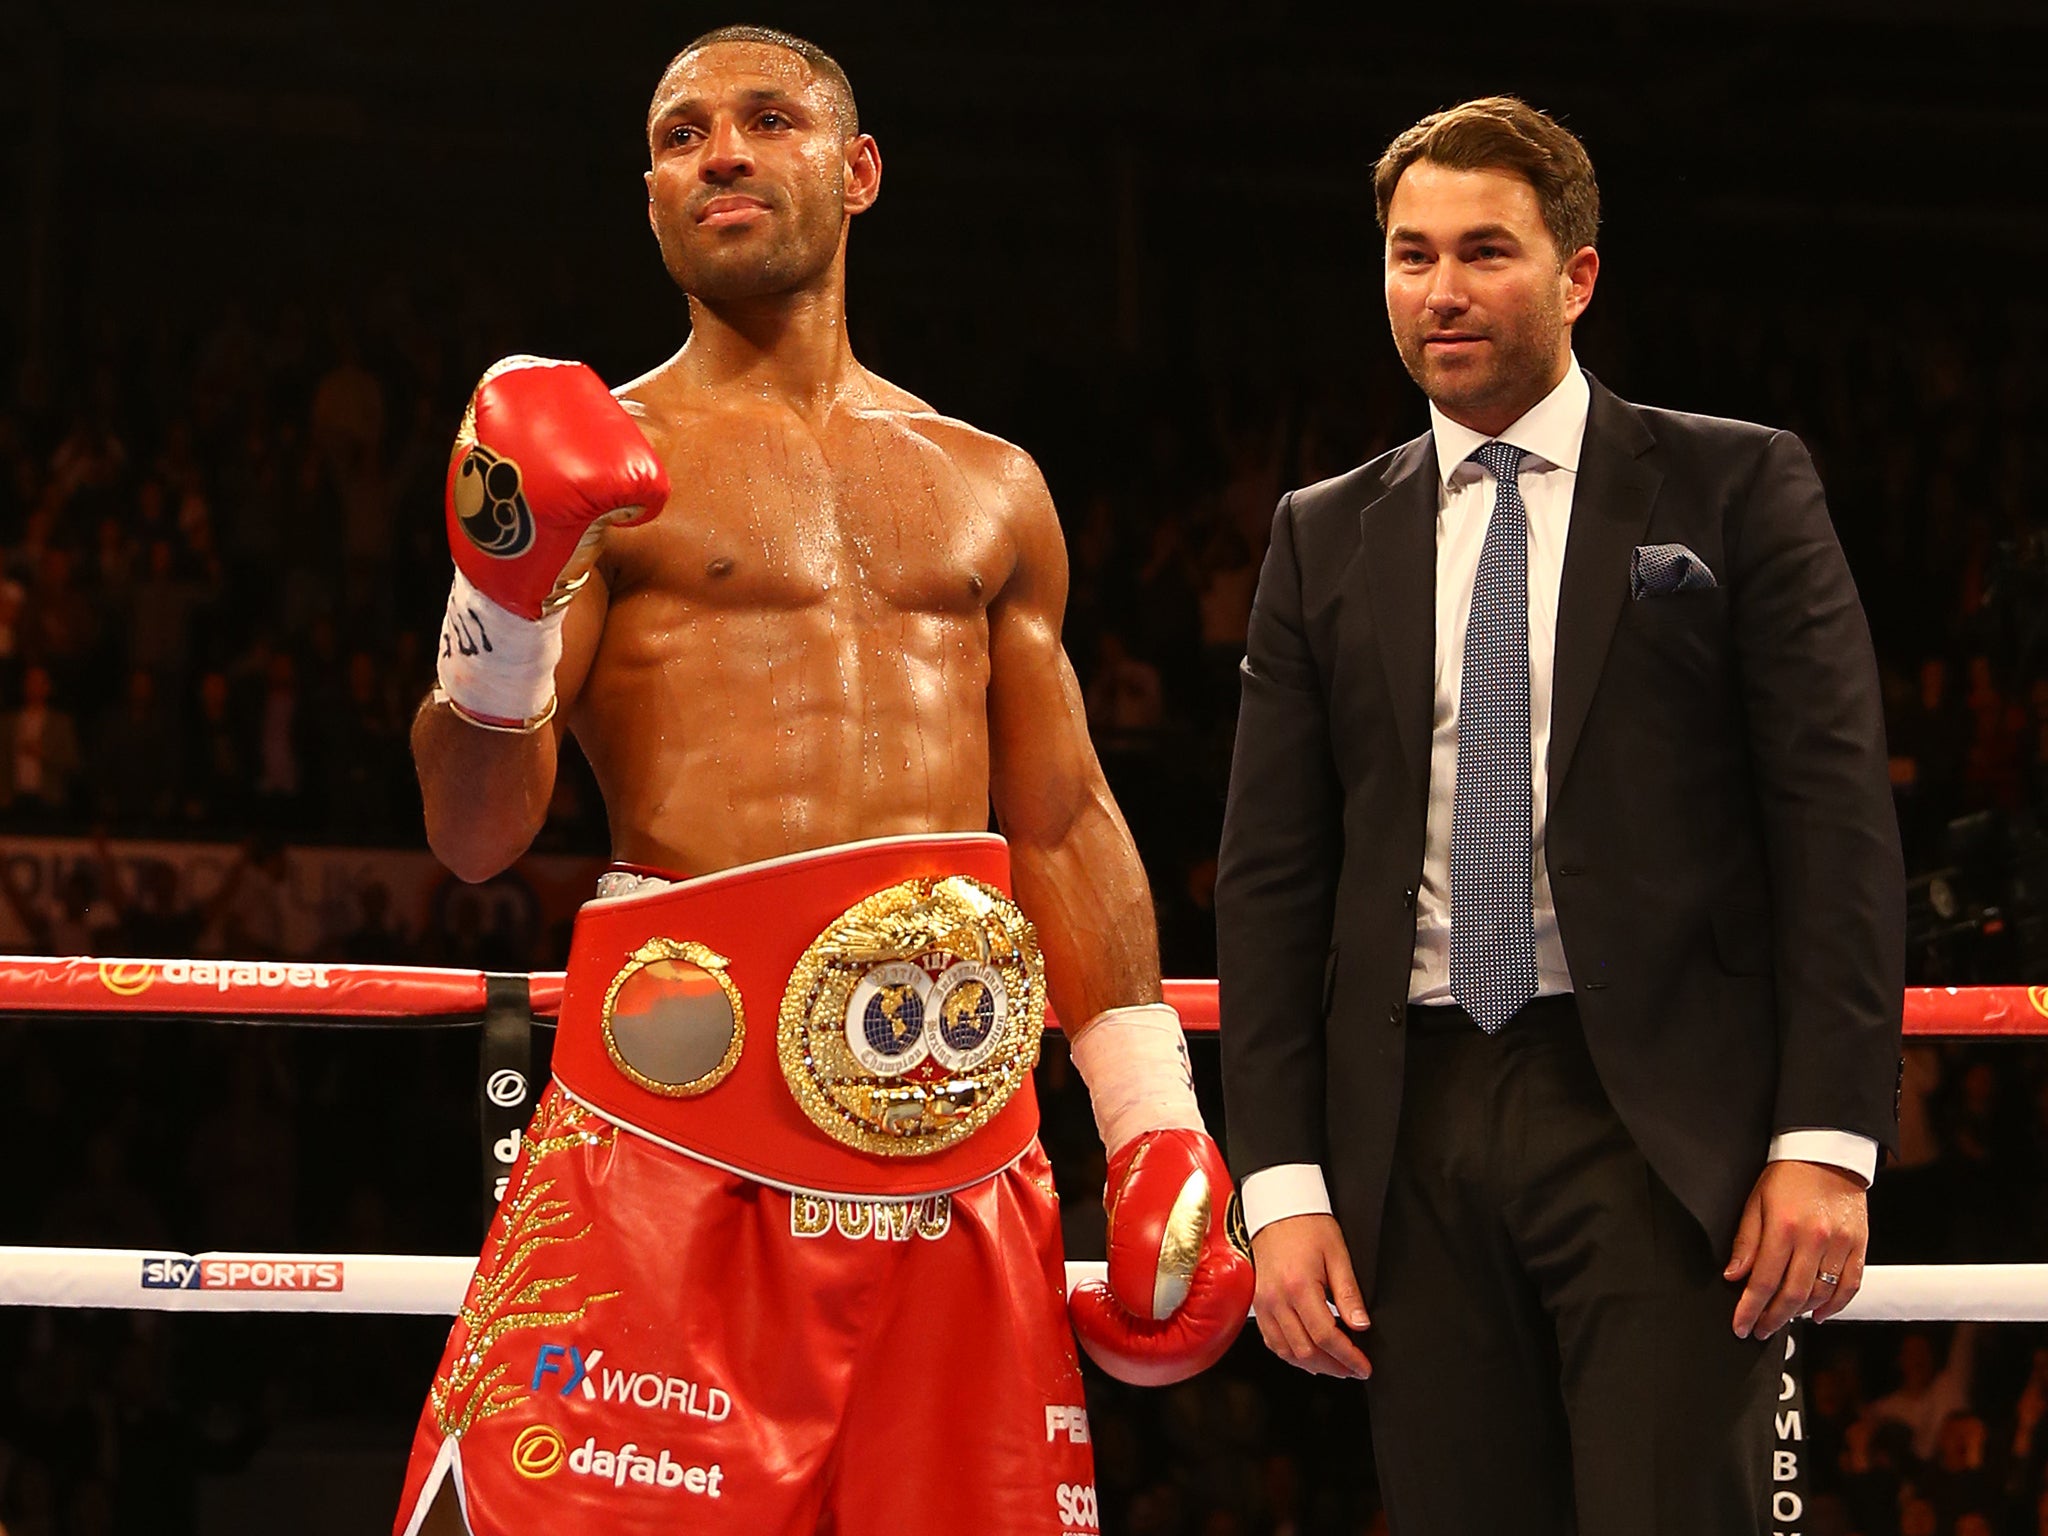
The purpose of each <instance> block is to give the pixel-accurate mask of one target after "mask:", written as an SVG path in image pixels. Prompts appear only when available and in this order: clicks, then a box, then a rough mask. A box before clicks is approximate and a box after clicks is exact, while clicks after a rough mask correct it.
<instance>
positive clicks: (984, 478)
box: [870, 375, 1051, 514]
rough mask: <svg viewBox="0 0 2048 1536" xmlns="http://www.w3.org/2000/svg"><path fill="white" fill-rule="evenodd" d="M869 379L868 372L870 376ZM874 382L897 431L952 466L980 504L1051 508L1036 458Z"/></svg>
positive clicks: (1027, 509) (880, 402)
mask: <svg viewBox="0 0 2048 1536" xmlns="http://www.w3.org/2000/svg"><path fill="white" fill-rule="evenodd" d="M870 377H872V375H871V376H870ZM874 382H875V384H876V385H877V386H878V388H877V394H876V403H877V406H878V407H879V408H880V409H881V410H883V411H884V412H886V413H887V414H888V415H889V416H890V417H891V418H892V419H893V420H895V421H896V422H898V423H899V424H900V425H901V426H902V427H903V429H905V430H907V431H910V432H914V433H916V434H917V435H918V436H919V437H921V438H922V439H924V441H925V442H926V443H928V444H930V445H931V447H932V448H934V449H936V450H937V451H938V452H939V453H940V454H942V455H944V456H945V458H946V459H947V460H948V461H949V462H950V463H951V464H952V466H953V468H954V469H955V470H956V471H957V472H958V473H959V474H960V476H961V477H962V478H963V479H965V480H966V481H967V482H968V483H969V484H970V485H971V486H972V487H973V489H974V491H975V493H976V499H977V500H979V501H981V502H982V504H983V505H993V506H1004V507H1008V508H1010V509H1011V510H1013V511H1018V512H1024V513H1027V514H1028V513H1030V512H1034V511H1037V510H1038V509H1039V507H1040V505H1041V503H1042V504H1043V505H1044V507H1045V508H1046V509H1047V510H1050V507H1051V496H1050V493H1049V492H1048V491H1047V490H1046V486H1045V476H1044V475H1043V474H1042V473H1040V471H1039V468H1038V462H1037V461H1036V460H1035V459H1033V458H1032V457H1031V455H1030V454H1028V453H1026V452H1025V451H1024V450H1023V449H1022V448H1019V447H1018V446H1017V445H1016V444H1015V443H1013V442H1010V441H1009V440H1008V439H1007V438H1002V437H998V436H996V434H995V433H993V432H989V431H985V430H984V429H982V428H980V427H977V426H975V425H974V424H973V423H972V422H967V421H962V420H961V419H960V418H959V417H957V416H949V415H947V414H946V413H945V412H944V411H941V410H939V409H937V408H936V407H934V406H931V405H929V404H927V403H926V402H924V401H923V400H920V399H918V398H917V397H916V396H915V395H913V394H911V393H910V392H909V391H908V390H903V389H898V388H897V387H896V386H895V385H893V384H890V383H888V382H887V381H886V380H883V379H875V380H874Z"/></svg>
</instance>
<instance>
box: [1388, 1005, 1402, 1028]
mask: <svg viewBox="0 0 2048 1536" xmlns="http://www.w3.org/2000/svg"><path fill="white" fill-rule="evenodd" d="M1401 1013H1402V1008H1401V1005H1400V1004H1399V1003H1391V1004H1389V1005H1388V1007H1387V1022H1388V1023H1389V1024H1393V1025H1396V1026H1398V1025H1399V1024H1400V1022H1401Z"/></svg>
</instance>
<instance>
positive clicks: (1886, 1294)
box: [0, 1247, 2048, 1323]
mask: <svg viewBox="0 0 2048 1536" xmlns="http://www.w3.org/2000/svg"><path fill="white" fill-rule="evenodd" d="M475 1269H476V1260H475V1259H473V1258H467V1257H464V1256H461V1255H447V1256H442V1255H422V1254H389V1253H197V1254H192V1253H173V1252H170V1251H168V1250H165V1249H159V1248H10V1247H0V1306H4V1307H98V1308H111V1309H118V1310H124V1311H131V1312H358V1313H376V1314H392V1313H410V1314H414V1315H421V1316H444V1317H445V1316H451V1315H453V1314H454V1312H455V1311H456V1309H457V1308H458V1307H459V1306H460V1305H461V1304H462V1298H463V1293H464V1292H465V1291H466V1290H467V1289H468V1288H469V1280H470V1276H471V1274H472V1273H473V1272H474V1271H475ZM1107 1272H1108V1266H1107V1265H1105V1264H1101V1263H1094V1264H1086V1263H1083V1264H1069V1265H1068V1266H1067V1290H1068V1292H1069V1294H1071V1293H1072V1292H1073V1290H1074V1289H1075V1287H1077V1286H1080V1285H1084V1284H1087V1283H1088V1282H1090V1281H1101V1280H1102V1279H1104V1277H1105V1276H1106V1274H1107ZM1839 1319H1840V1320H1841V1321H1844V1322H1864V1323H1914V1322H1918V1323H1931V1322H1979V1323H2039V1322H2048V1264H1873V1265H1871V1266H1870V1268H1869V1269H1867V1270H1865V1271H1864V1273H1863V1289H1862V1290H1861V1291H1859V1292H1858V1293H1857V1294H1856V1297H1855V1299H1854V1300H1853V1301H1851V1302H1850V1303H1849V1305H1848V1306H1846V1307H1844V1308H1843V1309H1842V1311H1841V1312H1840V1314H1839Z"/></svg>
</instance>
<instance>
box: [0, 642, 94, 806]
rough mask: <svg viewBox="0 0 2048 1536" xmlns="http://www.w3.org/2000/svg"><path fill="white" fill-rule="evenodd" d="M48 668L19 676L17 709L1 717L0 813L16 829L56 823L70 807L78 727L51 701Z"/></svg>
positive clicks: (74, 773) (51, 682) (51, 692)
mask: <svg viewBox="0 0 2048 1536" xmlns="http://www.w3.org/2000/svg"><path fill="white" fill-rule="evenodd" d="M54 693H55V684H54V682H53V680H52V678H51V676H50V671H49V669H48V668H47V667H44V666H40V665H36V666H31V667H29V668H28V669H27V670H26V671H24V672H23V673H22V677H21V708H19V709H16V710H12V711H10V712H8V713H7V714H5V715H0V808H5V809H6V810H7V811H8V812H9V813H10V815H11V816H12V817H13V819H14V820H15V821H16V822H17V823H18V824H26V825H41V824H47V823H49V822H51V821H54V820H55V819H56V818H57V817H58V816H60V815H61V814H62V813H63V812H64V811H66V810H68V809H69V808H70V805H71V781H72V779H73V778H74V776H76V774H77V773H78V769H79V755H78V727H77V726H76V725H75V724H74V723H73V721H72V719H71V715H70V714H69V712H68V711H66V710H64V709H62V708H61V707H59V706H58V705H57V703H56V702H55V700H54V697H53V696H54Z"/></svg>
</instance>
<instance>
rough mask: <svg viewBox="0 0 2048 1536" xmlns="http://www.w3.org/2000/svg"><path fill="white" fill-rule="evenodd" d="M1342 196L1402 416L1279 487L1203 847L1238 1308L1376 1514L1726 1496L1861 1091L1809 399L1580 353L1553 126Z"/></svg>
mask: <svg viewBox="0 0 2048 1536" xmlns="http://www.w3.org/2000/svg"><path fill="white" fill-rule="evenodd" d="M1375 190H1376V193H1377V198H1378V207H1379V215H1380V223H1381V226H1382V228H1383V229H1384V230H1385V232H1386V236H1387V242H1386V292H1387V309H1388V315H1389V318H1390V320H1391V321H1392V325H1393V332H1394V339H1395V342H1396V344H1397V346H1398V347H1399V349H1400V352H1401V356H1402V360H1403V362H1404V363H1405V364H1406V365H1407V368H1408V370H1409V372H1410V373H1411V374H1412V375H1413V376H1414V378H1415V380H1416V382H1417V383H1418V384H1419V385H1421V387H1422V389H1423V392H1424V393H1425V394H1426V395H1427V396H1428V397H1429V400H1430V411H1431V422H1432V429H1431V431H1429V432H1428V433H1426V434H1424V435H1423V436H1422V437H1419V438H1417V439H1416V440H1415V441H1413V442H1411V443H1408V444H1406V445H1405V446H1403V447H1401V448H1398V449H1396V450H1394V451H1393V452H1392V453H1389V454H1387V455H1385V456H1384V457H1382V458H1379V459H1376V460H1374V461H1373V462H1372V463H1370V464H1367V465H1366V466H1364V467H1363V468H1362V469H1358V470H1354V471H1353V472H1351V473H1350V474H1347V475H1342V476H1339V477H1338V478H1336V479H1334V480H1329V481H1325V482H1324V483H1322V484H1320V485H1315V486H1311V487H1309V488H1307V489H1305V490H1299V491H1295V492H1292V493H1291V494H1289V495H1288V496H1286V497H1285V498H1283V499H1282V501H1281V503H1280V507H1279V511H1278V514H1277V516H1276V517H1275V519H1274V523H1273V540H1272V546H1271V549H1270V551H1269V553H1268V555H1267V558H1266V564H1265V569H1264V571H1263V573H1262V575H1261V577H1260V581H1259V590H1258V599H1257V604H1256V607H1255V610H1254V612H1253V615H1252V621H1251V631H1250V638H1249V642H1248V655H1247V656H1246V659H1245V663H1244V679H1243V687H1244V694H1243V712H1242V715H1241V718H1240V721H1239V726H1238V734H1237V755H1236V762H1235V765H1234V767H1233V772H1232V781H1231V788H1230V801H1229V809H1228V813H1227V817H1226V821H1225V825H1224V832H1223V851H1222V859H1221V866H1220V870H1219V875H1218V880H1217V890H1216V909H1217V921H1218V929H1219V936H1220V953H1219V962H1218V972H1219V975H1220V978H1221V982H1222V1010H1223V1012H1222V1018H1223V1052H1224V1088H1225V1093H1226V1098H1227V1107H1228V1111H1229V1127H1230V1138H1229V1139H1230V1150H1231V1160H1232V1162H1233V1163H1234V1164H1235V1167H1236V1171H1237V1173H1238V1176H1239V1178H1240V1179H1241V1180H1242V1181H1243V1214H1244V1218H1245V1225H1246V1226H1247V1228H1249V1230H1250V1234H1251V1241H1252V1246H1253V1250H1254V1254H1255V1258H1256V1261H1257V1265H1258V1290H1257V1300H1256V1310H1257V1313H1258V1320H1259V1327H1260V1331H1261V1332H1262V1333H1263V1335H1264V1336H1265V1339H1266V1342H1267V1344H1268V1345H1269V1346H1270V1347H1272V1348H1273V1349H1274V1350H1275V1351H1276V1352H1277V1353H1279V1354H1281V1355H1282V1356H1283V1357H1284V1358H1287V1359H1289V1360H1291V1361H1293V1362H1294V1363H1295V1364H1297V1365H1300V1366H1301V1367H1303V1368H1304V1369H1307V1370H1310V1371H1317V1372H1322V1373H1326V1374H1336V1375H1350V1376H1367V1375H1369V1376H1370V1378H1371V1385H1370V1387H1369V1389H1368V1390H1369V1393H1370V1401H1371V1408H1372V1423H1373V1442H1374V1447H1375V1450H1376V1453H1377V1461H1378V1467H1379V1475H1380V1481H1381V1487H1382V1491H1383V1493H1384V1495H1385V1497H1386V1500H1387V1505H1388V1511H1389V1514H1390V1517H1391V1524H1392V1527H1393V1530H1394V1531H1395V1533H1396V1536H1492V1533H1496V1532H1515V1533H1518V1536H1561V1533H1566V1532H1576V1533H1578V1536H1644V1533H1647V1532H1656V1533H1659V1536H1671V1533H1694V1532H1697V1533H1701V1536H1706V1533H1713V1536H1724V1533H1728V1532H1736V1531H1742V1532H1750V1531H1759V1530H1762V1529H1765V1526H1764V1525H1763V1524H1762V1523H1761V1522H1762V1512H1763V1510H1764V1507H1765V1501H1766V1498H1767V1494H1768V1468H1769V1440H1770V1436H1771V1432H1772V1420H1771V1411H1770V1410H1771V1405H1772V1402H1773V1400H1774V1398H1775V1396H1776V1389H1777V1384H1778V1375H1777V1365H1778V1362H1779V1361H1780V1359H1781V1358H1782V1347H1781V1346H1779V1345H1767V1344H1766V1342H1765V1341H1766V1340H1768V1339H1770V1338H1772V1337H1773V1336H1775V1335H1776V1334H1777V1333H1778V1331H1779V1330H1780V1329H1782V1328H1783V1327H1784V1326H1785V1324H1786V1323H1787V1322H1789V1321H1790V1320H1791V1319H1792V1318H1793V1317H1795V1316H1797V1315H1799V1314H1801V1313H1803V1312H1806V1311H1808V1310H1811V1311H1813V1313H1814V1315H1815V1316H1817V1317H1822V1318H1825V1317H1828V1316H1831V1315H1833V1314H1834V1313H1835V1312H1836V1311H1837V1310H1839V1309H1840V1308H1841V1307H1842V1306H1843V1305H1845V1304H1846V1303H1847V1302H1848V1300H1849V1299H1850V1298H1851V1297H1852V1296H1853V1295H1854V1294H1855V1291H1856V1287H1857V1285H1858V1283H1859V1279H1860V1276H1861V1273H1862V1267H1863V1255H1864V1247H1865V1242H1866V1237H1867V1227H1866V1220H1865V1207H1864V1193H1863V1192H1864V1189H1865V1188H1866V1187H1867V1185H1868V1183H1869V1180H1870V1177H1871V1174H1872V1172H1873V1171H1874V1169H1875V1166H1876V1159H1877V1152H1878V1148H1879V1145H1880V1144H1883V1143H1888V1142H1889V1141H1890V1140H1891V1139H1892V1137H1893V1135H1894V1132H1895V1120H1896V1112H1895V1099H1894V1094H1895V1087H1896V1081H1897V1079H1896V1073H1897V1063H1898V1059H1899V1050H1898V1047H1899V1028H1900V1012H1901V997H1902V990H1903V976H1902V964H1903V959H1902V955H1903V922H1904V908H1905V899H1904V879H1903V873H1902V869H1901V861H1900V855H1899V846H1898V835H1897V829H1896V825H1895V823H1894V820H1893V814H1892V808H1891V797H1890V792H1889V788H1888V786H1887V782H1886V763H1885V749H1884V731H1883V725H1882V723H1881V719H1880V707H1879V690H1878V679H1877V670H1876V664H1875V661H1874V659H1873V656H1872V652H1871V646H1870V639H1869V633H1868V629H1867V626H1866V624H1865V621H1864V618H1863V613H1862V610H1861V607H1860V605H1859V604H1858V602H1857V598H1856V593H1855V589H1854V587H1853V585H1852V583H1851V580H1850V576H1849V571H1848V568H1847V566H1846V565H1845V563H1844V561H1843V558H1842V554H1841V550H1840V547H1839V545H1838V544H1837V542H1836V539H1835V536H1834V533H1833V531H1832V529H1831V527H1830V524H1829V521H1828V513H1827V508H1826V505H1825V503H1824V501H1823V499H1822V495H1821V487H1820V483H1819V481H1818V479H1817V478H1816V476H1815V473H1814V469H1813V465H1812V462H1811V460H1810V459H1809V458H1808V457H1807V454H1806V451H1805V449H1804V448H1803V447H1801V445H1800V443H1799V442H1798V440H1797V439H1796V438H1794V437H1792V436H1791V435H1790V434H1788V433H1783V432H1774V431H1771V430H1769V429H1767V428H1763V427H1757V426H1752V425H1749V424H1746V423H1742V422H1733V421H1720V420H1713V419H1709V418H1706V417H1698V416H1685V415H1679V414H1676V413H1673V412H1670V411H1660V410H1651V409H1647V408H1643V407H1638V406H1634V405H1630V404H1628V403H1627V402H1625V401H1622V400H1620V399H1617V398H1616V397H1615V396H1614V395H1613V394H1611V393H1609V392H1608V391H1607V390H1606V389H1604V388H1603V387H1601V385H1600V384H1599V383H1597V382H1596V381H1594V380H1592V379H1591V378H1589V377H1588V376H1587V375H1585V374H1584V373H1583V372H1582V371H1581V370H1580V369H1579V368H1578V366H1577V363H1576V360H1575V359H1574V358H1573V356H1572V352H1571V335H1572V327H1573V325H1574V323H1575V322H1576V321H1577V320H1578V318H1579V317H1580V316H1581V315H1582V314H1583V313H1584V312H1585V309H1586V306H1587V304H1588V303H1589V302H1590V300H1591V298H1592V295H1593V287H1594V282H1595V279H1596V278H1597V276H1598V273H1599V257H1598V255H1597V253H1596V251H1595V249H1594V243H1593V242H1594V235H1595V230H1596V228H1597V224H1598V192H1597V190H1596V186H1595V182H1594V178H1593V169H1592V165H1591V163H1590V162H1589V161H1588V159H1587V157H1586V154H1585V150H1584V149H1583V147H1582V146H1581V145H1580V144H1579V142H1578V140H1577V139H1576V138H1575V137H1573V136H1572V135H1571V134H1570V133H1568V132H1567V131H1566V130H1564V129H1563V128H1562V127H1560V126H1559V125H1558V124H1557V123H1555V122H1553V121H1552V120H1551V119H1550V118H1548V117H1546V116H1544V115H1543V114H1542V113H1540V112H1537V111H1535V110H1534V109H1532V108H1530V107H1528V106H1527V105H1525V104H1524V103H1522V102H1520V101H1517V100H1514V99H1513V98H1489V99H1486V100H1481V101H1474V102H1468V103H1465V104H1464V105H1463V106H1460V107H1456V108H1453V109H1451V110H1449V111H1446V112H1442V113H1438V114H1435V115H1434V116H1432V117H1430V118H1426V119H1424V120H1423V121H1422V122H1421V123H1419V124H1417V125H1416V126H1415V127H1414V128H1412V129H1410V130H1409V131H1408V132H1406V133H1404V134H1402V135H1401V136H1400V137H1399V138H1397V139H1396V140H1395V141H1394V143H1393V144H1392V145H1391V146H1390V147H1389V148H1388V150H1387V152H1386V154H1385V156H1384V157H1383V158H1382V159H1381V161H1380V163H1379V166H1378V168H1377V171H1376V174H1375ZM1333 1309H1334V1311H1335V1312H1336V1314H1337V1317H1338V1318H1339V1319H1341V1322H1342V1324H1343V1326H1342V1327H1339V1326H1338V1324H1337V1322H1335V1321H1333V1320H1332V1316H1331V1314H1332V1310H1333ZM1368 1328H1369V1329H1370V1331H1369V1332H1362V1330H1366V1329H1368ZM1361 1343H1362V1344H1363V1346H1364V1347H1363V1349H1361V1347H1360V1346H1361ZM1368 1355H1369V1356H1370V1357H1371V1360H1370V1365H1368V1362H1367V1358H1366V1357H1367V1356H1368Z"/></svg>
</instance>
